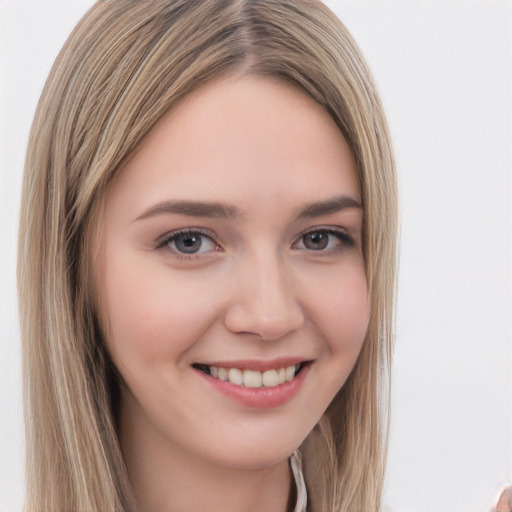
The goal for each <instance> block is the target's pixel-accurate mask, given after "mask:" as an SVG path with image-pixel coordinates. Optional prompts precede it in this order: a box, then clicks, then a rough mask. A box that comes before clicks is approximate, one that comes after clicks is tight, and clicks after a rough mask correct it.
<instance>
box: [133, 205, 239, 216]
mask: <svg viewBox="0 0 512 512" xmlns="http://www.w3.org/2000/svg"><path fill="white" fill-rule="evenodd" d="M164 213H177V214H181V215H188V216H191V217H209V218H213V219H233V218H235V217H238V216H239V215H241V214H242V211H241V210H240V209H239V208H237V207H236V206H230V205H225V204H221V203H210V202H200V201H164V202H162V203H158V204H156V205H155V206H153V207H151V208H150V209H149V210H146V211H145V212H144V213H142V214H141V215H139V216H138V217H137V218H136V219H135V220H136V221H137V220H142V219H146V218H148V217H153V216H154V215H161V214H164Z"/></svg>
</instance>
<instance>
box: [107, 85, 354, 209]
mask: <svg viewBox="0 0 512 512" xmlns="http://www.w3.org/2000/svg"><path fill="white" fill-rule="evenodd" d="M112 188H113V190H112V191H111V192H112V195H113V196H119V195H123V196H126V198H127V199H129V201H130V202H131V205H132V206H133V207H134V208H144V207H150V206H151V204H155V203H157V202H159V201H163V200H167V199H169V198H176V197H177V196H178V197H177V198H179V199H181V198H184V199H189V200H190V199H194V200H205V201H208V200H216V201H226V202H229V203H230V204H238V203H239V202H240V201H242V199H243V198H244V197H245V198H246V199H247V201H246V202H247V203H248V204H247V205H245V206H247V207H249V206H251V204H252V205H258V204H259V205H260V206H262V205H263V204H266V203H268V202H270V201H273V202H279V203H281V204H282V205H283V206H285V205H286V204H287V203H288V202H289V201H290V200H293V201H294V202H300V201H303V202H309V201H310V200H311V197H312V196H315V199H324V198H328V197H332V196H334V195H340V194H348V195H352V196H354V197H356V198H359V188H358V184H357V178H356V173H355V165H354V161H353V158H352V153H351V151H350V148H349V146H348V144H347V142H346V141H345V139H344V137H343V135H342V134H341V132H340V130H339V129H338V127H337V126H336V124H335V122H334V121H333V120H332V118H331V117H330V116H329V115H328V114H327V113H326V112H325V111H324V110H323V109H322V108H321V107H320V106H319V105H318V104H317V103H315V102H314V101H313V100H312V99H311V98H310V97H309V96H307V95H306V94H305V93H303V92H302V91H300V90H298V89H296V88H294V87H292V86H291V85H289V84H287V83H284V82H281V81H277V80H272V79H267V78H255V77H243V78H227V79H223V80H219V81H215V82H213V83H210V84H208V85H206V86H204V87H203V88H201V89H199V90H197V91H195V92H193V93H191V94H190V95H188V96H187V97H186V98H185V99H184V100H182V101H181V102H180V103H179V104H178V105H177V106H176V107H175V108H173V109H172V110H171V111H170V112H169V113H168V114H167V115H166V116H165V117H164V118H163V119H162V120H161V121H160V123H159V124H158V125H157V126H156V127H155V128H153V130H152V131H151V132H150V133H149V134H148V135H147V137H146V138H145V140H144V141H143V142H142V144H141V145H140V147H139V148H138V150H137V151H136V153H135V154H134V155H132V157H131V158H130V159H129V161H128V163H127V164H126V166H125V167H124V169H123V170H121V171H120V175H119V176H118V177H117V179H116V180H115V183H114V184H113V187H112ZM128 196H129V197H128ZM242 202H243V201H242ZM240 206H241V208H242V209H243V208H244V205H240Z"/></svg>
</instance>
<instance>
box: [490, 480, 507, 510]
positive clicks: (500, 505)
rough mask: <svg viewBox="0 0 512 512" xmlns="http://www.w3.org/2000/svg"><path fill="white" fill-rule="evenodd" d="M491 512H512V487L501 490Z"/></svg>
mask: <svg viewBox="0 0 512 512" xmlns="http://www.w3.org/2000/svg"><path fill="white" fill-rule="evenodd" d="M491 512H512V485H507V486H506V487H504V488H503V489H502V490H501V492H500V494H499V497H498V499H497V500H496V504H495V505H494V507H493V509H492V511H491Z"/></svg>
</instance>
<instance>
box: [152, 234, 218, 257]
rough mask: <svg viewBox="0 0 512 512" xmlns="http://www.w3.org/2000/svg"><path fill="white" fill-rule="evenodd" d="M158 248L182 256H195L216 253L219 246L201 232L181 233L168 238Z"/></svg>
mask: <svg viewBox="0 0 512 512" xmlns="http://www.w3.org/2000/svg"><path fill="white" fill-rule="evenodd" d="M158 247H159V248H160V247H168V248H169V249H171V251H173V252H176V253H178V254H182V255H188V256H191V255H195V254H202V253H204V252H210V251H215V250H216V249H217V248H218V245H217V244H216V243H215V242H214V241H213V240H212V238H210V237H209V236H208V235H205V234H204V233H201V232H199V231H180V232H178V233H172V234H171V235H170V236H167V237H166V238H165V239H164V240H162V242H160V243H159V244H158Z"/></svg>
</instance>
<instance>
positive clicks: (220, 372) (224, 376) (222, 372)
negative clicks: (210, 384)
mask: <svg viewBox="0 0 512 512" xmlns="http://www.w3.org/2000/svg"><path fill="white" fill-rule="evenodd" d="M212 368H215V367H214V366H210V372H211V371H212ZM215 369H216V370H217V379H219V380H228V371H227V370H226V368H215ZM212 375H213V373H212Z"/></svg>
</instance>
